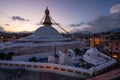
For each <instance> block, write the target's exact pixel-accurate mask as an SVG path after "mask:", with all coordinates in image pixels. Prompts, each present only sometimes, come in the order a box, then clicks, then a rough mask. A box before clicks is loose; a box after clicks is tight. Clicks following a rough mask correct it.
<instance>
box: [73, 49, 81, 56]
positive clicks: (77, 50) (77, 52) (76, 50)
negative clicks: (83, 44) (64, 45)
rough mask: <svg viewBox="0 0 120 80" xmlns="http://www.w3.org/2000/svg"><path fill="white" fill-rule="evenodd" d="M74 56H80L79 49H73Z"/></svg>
mask: <svg viewBox="0 0 120 80" xmlns="http://www.w3.org/2000/svg"><path fill="white" fill-rule="evenodd" d="M74 52H75V55H76V56H78V55H80V49H79V48H75V49H74Z"/></svg>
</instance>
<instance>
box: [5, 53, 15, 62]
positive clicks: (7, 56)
mask: <svg viewBox="0 0 120 80" xmlns="http://www.w3.org/2000/svg"><path fill="white" fill-rule="evenodd" d="M14 54H15V53H14V52H9V53H8V54H6V57H5V59H6V60H12V56H13V55H14Z"/></svg>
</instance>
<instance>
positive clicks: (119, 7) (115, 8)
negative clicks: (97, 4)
mask: <svg viewBox="0 0 120 80" xmlns="http://www.w3.org/2000/svg"><path fill="white" fill-rule="evenodd" d="M118 12H120V4H117V5H114V6H112V8H111V9H110V14H113V13H118Z"/></svg>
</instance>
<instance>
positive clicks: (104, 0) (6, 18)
mask: <svg viewBox="0 0 120 80" xmlns="http://www.w3.org/2000/svg"><path fill="white" fill-rule="evenodd" d="M47 6H48V7H49V10H50V15H51V16H52V18H53V19H54V20H55V21H56V22H57V23H60V24H62V25H64V26H65V27H64V28H65V29H66V30H67V31H73V32H74V31H86V30H87V31H91V32H102V31H108V30H111V29H114V28H119V27H120V26H119V25H120V22H119V21H120V0H109V1H108V0H76V1H74V0H69V1H68V0H0V17H1V19H0V31H11V32H21V31H35V30H36V29H37V28H38V27H40V25H37V24H38V23H39V22H40V20H41V19H42V17H43V16H44V10H45V9H46V7H47ZM105 26H106V27H105Z"/></svg>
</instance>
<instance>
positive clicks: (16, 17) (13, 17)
mask: <svg viewBox="0 0 120 80" xmlns="http://www.w3.org/2000/svg"><path fill="white" fill-rule="evenodd" d="M11 19H12V20H13V21H16V20H18V21H30V20H28V19H24V18H22V17H20V16H12V17H11Z"/></svg>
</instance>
